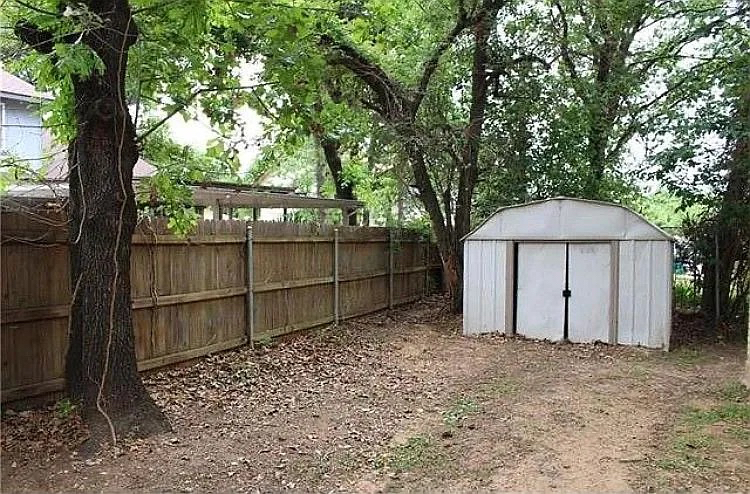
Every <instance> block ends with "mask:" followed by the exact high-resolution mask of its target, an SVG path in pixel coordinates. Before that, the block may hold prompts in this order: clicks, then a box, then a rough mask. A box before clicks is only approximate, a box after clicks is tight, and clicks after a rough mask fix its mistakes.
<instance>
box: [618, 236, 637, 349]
mask: <svg viewBox="0 0 750 494" xmlns="http://www.w3.org/2000/svg"><path fill="white" fill-rule="evenodd" d="M634 256H635V241H633V240H631V241H627V242H620V261H619V264H620V266H619V269H618V271H619V278H620V279H619V293H618V308H617V342H618V343H620V344H622V345H632V344H633V342H634V341H635V337H634V335H633V324H634V323H633V317H634V310H633V303H634V298H633V293H634V287H635V260H634Z"/></svg>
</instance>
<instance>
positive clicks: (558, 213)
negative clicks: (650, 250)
mask: <svg viewBox="0 0 750 494" xmlns="http://www.w3.org/2000/svg"><path fill="white" fill-rule="evenodd" d="M466 239H472V240H480V239H484V240H547V241H559V240H671V237H670V236H669V235H667V234H666V233H664V232H663V231H661V230H660V229H659V228H658V227H656V226H655V225H652V224H651V223H649V222H648V221H646V220H645V219H644V218H642V217H641V216H639V215H637V214H636V213H634V212H633V211H631V210H629V209H627V208H625V207H623V206H620V205H617V204H609V203H603V202H596V201H585V200H581V199H569V198H558V199H550V200H547V201H541V202H534V203H529V204H525V205H520V206H512V207H508V208H505V209H500V210H498V212H496V213H495V214H494V215H493V216H491V217H490V218H488V219H487V220H486V221H485V222H484V223H483V224H481V225H480V226H479V227H477V228H476V229H475V230H474V231H473V232H472V233H470V234H469V235H467V237H466Z"/></svg>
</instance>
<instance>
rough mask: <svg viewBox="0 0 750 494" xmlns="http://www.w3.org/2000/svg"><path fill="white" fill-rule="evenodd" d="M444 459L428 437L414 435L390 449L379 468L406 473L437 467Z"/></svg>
mask: <svg viewBox="0 0 750 494" xmlns="http://www.w3.org/2000/svg"><path fill="white" fill-rule="evenodd" d="M444 459H445V458H444V457H443V455H441V454H440V451H439V450H438V448H437V447H436V446H435V444H434V443H433V442H432V441H431V440H430V438H429V437H427V436H425V435H416V436H412V437H410V438H409V439H407V440H406V442H403V443H401V444H397V445H396V446H394V447H392V448H391V449H390V451H388V453H387V454H386V456H385V458H383V460H382V461H381V462H380V465H379V466H381V467H388V468H389V469H391V470H393V471H395V472H407V471H410V470H414V469H417V468H427V467H431V466H439V465H440V464H441V463H442V462H443V461H444Z"/></svg>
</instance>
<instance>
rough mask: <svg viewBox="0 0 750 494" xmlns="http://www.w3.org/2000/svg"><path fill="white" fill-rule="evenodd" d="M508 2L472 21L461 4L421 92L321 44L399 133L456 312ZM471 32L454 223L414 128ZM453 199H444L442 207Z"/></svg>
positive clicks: (492, 0) (346, 50)
mask: <svg viewBox="0 0 750 494" xmlns="http://www.w3.org/2000/svg"><path fill="white" fill-rule="evenodd" d="M504 4H505V1H504V0H483V1H482V2H481V4H480V5H478V6H477V7H476V9H475V11H474V12H473V13H472V14H471V15H469V13H468V12H467V11H466V10H465V9H464V6H463V4H462V3H460V4H459V11H458V16H457V19H456V23H455V25H454V27H453V29H451V31H450V32H449V33H448V34H447V36H446V37H445V38H444V39H443V40H442V41H441V42H439V43H438V45H437V46H436V48H435V50H434V51H433V53H432V54H431V56H430V57H429V58H428V59H427V60H426V61H425V63H424V64H423V66H422V74H421V77H420V78H419V80H420V82H419V86H418V87H417V88H416V89H414V90H409V89H406V88H404V87H403V86H402V85H401V84H400V83H399V82H398V81H396V80H394V79H393V78H391V77H389V76H388V74H387V73H386V72H385V71H384V70H383V69H382V68H381V67H380V66H378V65H377V64H376V63H374V62H373V61H371V60H369V59H368V58H367V57H366V56H365V55H364V54H362V53H360V52H359V51H357V50H356V49H355V48H354V47H352V46H350V45H347V44H345V43H341V42H338V41H336V40H335V39H333V38H330V37H328V36H323V37H322V39H321V42H322V44H323V45H324V46H326V47H328V48H329V49H330V48H332V49H333V50H332V54H331V57H330V60H329V62H330V63H332V64H336V65H341V66H344V67H346V68H347V69H349V70H350V71H351V72H352V73H353V74H355V75H356V76H357V77H358V78H359V79H360V80H361V81H362V82H363V83H365V84H366V85H367V86H368V87H369V88H370V89H371V91H372V93H373V98H374V99H375V101H374V102H373V103H372V104H370V105H369V106H370V107H371V108H373V109H374V110H375V111H377V112H378V114H379V115H380V116H381V118H383V120H384V121H386V122H388V123H389V124H390V125H391V126H392V127H393V128H394V129H395V130H396V132H397V133H398V135H399V137H400V139H401V143H402V146H403V149H404V152H405V154H406V156H407V157H408V159H409V164H410V165H411V169H412V173H413V176H414V185H415V187H416V189H417V197H418V198H419V200H420V201H421V202H422V205H423V206H424V208H425V210H426V211H427V214H428V216H429V218H430V223H431V225H432V230H433V233H434V234H435V238H436V241H437V246H438V250H439V251H440V258H441V260H442V264H443V282H444V286H445V288H446V291H447V292H448V295H449V296H450V298H451V305H452V309H453V310H454V311H456V312H458V311H460V310H461V306H462V288H463V248H462V244H461V239H462V238H463V236H464V235H465V234H466V233H468V232H469V229H470V227H471V207H472V198H473V195H474V189H475V187H476V182H477V177H478V166H477V161H478V154H479V141H480V138H481V135H482V128H483V125H484V114H485V108H486V106H487V86H488V72H487V58H488V54H487V51H488V42H489V38H490V35H491V33H492V30H493V29H494V21H495V19H496V18H497V14H498V11H499V10H500V8H501V7H502V6H503V5H504ZM468 28H472V29H473V37H474V52H473V62H472V86H471V105H470V109H469V120H468V122H467V124H466V127H465V128H464V145H463V147H462V152H461V166H460V170H459V175H458V191H457V201H456V210H455V214H454V215H453V218H451V216H452V215H451V211H450V207H446V208H445V211H444V210H443V208H441V204H440V200H439V199H438V193H437V192H436V190H435V187H434V186H433V184H432V180H431V178H430V173H429V171H428V166H427V162H426V159H425V156H426V153H425V151H424V149H423V148H422V144H421V141H422V136H421V135H420V131H421V130H420V129H418V127H417V125H415V121H416V117H417V113H418V111H419V108H420V106H421V104H422V101H423V100H424V96H425V94H426V91H427V87H428V85H429V83H430V80H431V78H432V76H433V75H434V73H435V70H436V69H437V66H438V63H439V60H440V57H441V56H442V54H443V53H444V52H445V51H446V50H447V49H448V48H450V47H451V46H452V44H453V43H454V42H455V40H456V39H457V38H458V36H459V35H460V34H461V33H463V32H464V31H465V30H467V29H468ZM449 197H450V191H448V194H446V195H445V199H444V206H449V205H448V204H447V201H448V198H449Z"/></svg>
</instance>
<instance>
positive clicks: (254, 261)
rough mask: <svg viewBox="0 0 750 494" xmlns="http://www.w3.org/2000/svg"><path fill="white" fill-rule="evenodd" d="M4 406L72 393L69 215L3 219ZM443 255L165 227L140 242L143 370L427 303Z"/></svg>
mask: <svg viewBox="0 0 750 494" xmlns="http://www.w3.org/2000/svg"><path fill="white" fill-rule="evenodd" d="M0 221H1V224H0V230H1V231H2V255H1V256H0V257H1V263H2V310H1V311H0V323H2V328H1V329H0V334H1V336H2V348H1V350H2V401H3V402H7V401H14V400H19V399H25V398H30V397H35V396H39V395H44V394H48V393H53V392H59V391H61V390H62V389H63V388H64V379H63V373H64V363H65V362H64V360H65V352H66V349H67V330H68V312H69V309H70V294H71V287H70V268H69V251H68V239H67V232H66V228H65V226H64V224H65V218H64V217H62V216H45V217H44V218H33V219H32V218H30V217H28V216H25V215H22V214H19V213H14V212H3V213H2V215H1V216H0ZM435 254H436V251H435V249H434V246H430V245H429V244H428V243H426V242H425V241H424V240H423V239H421V238H420V237H419V236H418V235H417V234H416V233H414V232H410V231H405V230H389V229H386V228H376V227H347V226H340V227H334V226H332V225H311V224H298V223H269V222H245V221H237V220H218V221H215V220H206V221H200V222H199V223H198V225H197V227H196V229H195V231H194V232H193V233H191V234H190V235H187V236H185V237H182V236H178V235H174V234H172V233H171V232H169V230H168V229H167V226H166V221H165V220H164V219H162V218H159V219H155V220H144V221H143V222H141V224H140V225H139V227H138V229H137V231H136V233H135V234H134V235H133V248H132V254H131V285H132V286H131V290H132V304H133V324H134V331H135V344H136V355H137V358H138V367H139V369H141V370H147V369H154V368H157V367H161V366H165V365H170V364H174V363H177V362H181V361H185V360H189V359H193V358H196V357H200V356H202V355H207V354H209V353H214V352H218V351H222V350H227V349H230V348H235V347H238V346H241V345H244V344H246V343H248V341H249V340H250V339H253V340H255V341H258V340H264V339H268V338H271V337H275V336H280V335H284V334H288V333H291V332H294V331H298V330H302V329H308V328H313V327H316V326H321V325H325V324H330V323H334V322H336V321H339V320H343V319H347V318H351V317H356V316H359V315H363V314H366V313H369V312H374V311H377V310H381V309H385V308H388V307H389V306H393V305H397V304H403V303H406V302H410V301H413V300H416V299H418V298H420V297H421V296H422V295H424V294H425V293H426V292H427V291H428V289H429V286H430V270H433V269H435V268H436V259H435Z"/></svg>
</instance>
